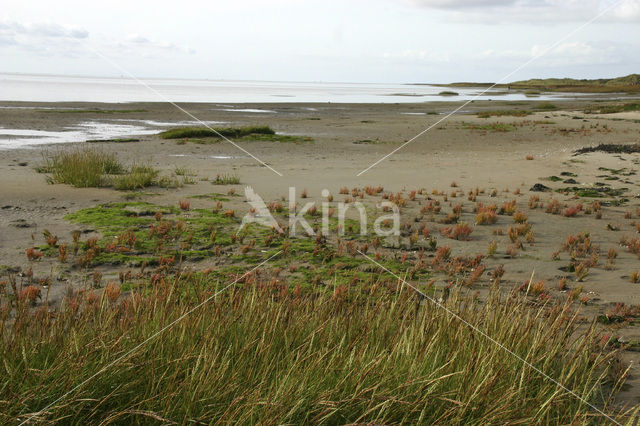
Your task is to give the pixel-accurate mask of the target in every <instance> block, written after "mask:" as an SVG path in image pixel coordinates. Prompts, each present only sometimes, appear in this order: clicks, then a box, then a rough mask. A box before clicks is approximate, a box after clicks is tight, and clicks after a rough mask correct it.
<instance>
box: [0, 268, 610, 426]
mask: <svg viewBox="0 0 640 426" xmlns="http://www.w3.org/2000/svg"><path fill="white" fill-rule="evenodd" d="M227 282H228V281H226V280H225V281H219V280H218V279H212V278H211V277H209V276H208V275H206V274H203V273H196V274H193V273H188V274H182V273H179V274H175V275H167V274H166V273H162V272H160V273H159V274H157V275H155V277H154V279H153V283H152V282H150V281H146V282H140V281H138V282H136V283H133V284H128V285H126V286H125V285H122V286H119V285H117V284H110V285H109V286H107V288H106V289H105V290H104V292H102V293H101V294H97V293H93V292H92V291H89V292H76V293H73V294H70V295H68V296H67V298H66V299H65V301H64V303H63V304H62V306H61V308H60V309H58V310H57V312H56V315H55V319H54V317H53V316H51V315H48V314H45V312H47V309H46V308H42V309H40V310H38V311H35V312H34V311H32V310H30V309H29V307H28V304H29V300H28V298H27V297H26V296H24V297H20V296H16V297H15V298H14V299H5V300H13V301H12V302H6V301H5V302H4V303H7V304H10V305H7V306H3V309H2V310H0V312H2V317H1V318H0V320H1V321H2V328H1V330H2V331H0V333H2V339H0V350H2V353H3V360H4V362H3V386H2V387H0V420H1V421H2V422H3V423H16V422H20V421H22V420H27V419H29V420H33V421H40V422H46V423H53V422H65V423H70V424H91V423H97V422H105V421H106V422H118V423H127V424H131V423H148V422H160V423H173V422H175V423H189V422H197V423H207V424H209V423H234V424H237V423H241V424H247V423H255V422H259V421H261V420H265V419H269V421H270V422H273V423H277V424H304V423H314V424H345V423H361V424H363V423H369V424H373V423H376V424H399V423H423V424H433V423H440V424H443V423H446V424H477V423H483V424H505V423H511V422H514V421H515V420H518V421H519V422H520V423H523V424H525V423H526V424H569V423H571V424H583V423H584V424H589V423H600V422H603V421H605V419H604V417H602V415H600V414H599V413H597V412H595V411H594V410H593V409H592V408H591V407H590V406H589V405H587V404H585V403H584V402H581V400H579V399H578V398H576V397H575V395H572V394H570V393H569V391H571V392H574V393H575V394H577V395H580V397H581V398H582V399H583V400H585V401H588V402H589V403H590V404H594V405H596V406H598V407H600V408H601V409H603V410H604V411H605V412H607V413H608V414H609V415H612V416H615V415H616V413H615V412H614V411H613V410H612V409H611V408H610V407H608V406H607V401H608V397H609V394H610V392H611V390H612V389H615V388H616V386H617V385H618V384H619V383H618V382H617V379H616V376H615V374H613V372H612V367H611V365H612V364H613V360H614V356H615V352H607V351H605V350H603V349H602V344H601V340H600V339H599V338H598V336H597V335H596V333H595V332H594V330H593V328H588V329H587V330H586V331H584V332H580V333H577V332H576V329H577V316H576V315H575V314H574V313H572V312H571V311H570V310H569V309H568V307H567V306H566V305H553V306H552V305H546V304H543V305H540V306H538V307H533V308H532V307H531V306H530V305H529V303H528V302H527V299H526V298H525V296H522V295H519V294H515V293H514V294H511V295H508V296H501V295H500V293H499V292H498V291H497V289H496V288H494V289H493V290H492V291H491V292H490V294H489V296H488V297H487V299H486V301H485V302H483V303H478V302H477V300H476V299H475V297H474V296H473V293H472V292H468V293H466V292H465V290H464V289H460V290H454V291H452V292H451V293H450V294H449V295H448V297H446V300H445V301H444V302H443V303H444V306H445V307H446V309H447V310H445V309H443V308H438V307H436V306H435V305H434V304H432V303H430V302H428V301H426V300H424V301H423V303H420V299H419V298H417V297H416V294H415V293H414V292H413V291H412V290H410V289H408V288H406V287H404V286H402V285H401V284H400V283H397V282H396V283H393V282H389V281H385V280H384V279H382V278H379V279H378V280H377V281H372V282H370V284H369V285H368V286H366V287H363V288H360V289H355V288H352V289H347V290H345V289H344V288H342V287H340V288H337V289H334V288H332V287H328V288H325V289H324V290H322V289H320V290H314V291H312V292H309V291H302V292H300V291H299V290H287V288H286V287H283V286H281V285H278V283H277V282H272V281H270V280H267V279H262V278H260V275H258V274H250V275H249V276H248V277H245V278H244V279H241V282H240V283H239V284H238V286H237V287H232V288H230V289H228V290H227V291H225V292H223V293H222V294H219V295H218V296H216V297H215V298H212V296H211V295H213V294H214V292H215V291H216V290H219V289H221V288H223V286H224V285H226V284H227ZM125 288H126V289H129V291H130V292H131V293H130V294H129V295H127V296H126V297H125V296H120V295H121V292H122V291H123V289H125ZM443 295H444V294H443ZM436 296H437V297H440V296H441V295H436ZM205 301H207V303H205ZM5 308H6V309H5ZM8 312H13V315H14V318H13V319H12V320H10V318H9V316H8ZM453 313H455V315H456V316H459V317H460V318H462V319H463V320H464V321H461V320H460V319H459V318H457V317H456V316H454V315H453ZM472 327H477V329H479V330H482V332H483V333H487V334H489V335H490V336H491V337H492V338H493V339H495V340H496V341H497V342H499V343H500V345H503V347H501V346H500V345H498V344H496V343H493V342H491V341H489V340H487V338H485V337H483V336H482V335H481V334H479V333H478V332H477V331H474V329H473V328H472ZM570 336H572V337H570ZM505 349H506V350H505ZM507 350H508V351H511V352H512V353H513V354H510V353H508V352H507ZM120 358H122V359H121V360H120V361H119V362H117V363H115V364H114V365H112V366H110V365H109V364H110V363H111V362H112V361H115V360H118V359H120ZM522 360H526V362H527V364H531V365H533V366H534V367H531V366H529V365H525V364H524V363H523V362H522ZM537 370H540V371H544V374H546V375H548V376H549V377H553V379H554V380H549V379H548V378H546V377H544V376H543V375H542V374H540V373H539V372H538V371H537ZM87 379H90V381H89V382H88V383H87V384H86V385H82V386H81V384H82V382H83V381H84V380H87ZM556 380H557V382H556ZM557 383H562V384H563V386H566V387H567V389H569V391H567V390H566V389H564V388H562V387H560V386H558V385H557ZM76 386H78V389H75V387H76ZM69 391H70V393H69V394H66V393H67V392H69ZM58 398H61V399H60V400H58ZM49 405H52V406H51V407H50V408H48V409H47V410H46V411H44V412H40V411H41V410H42V409H44V408H45V407H48V406H49Z"/></svg>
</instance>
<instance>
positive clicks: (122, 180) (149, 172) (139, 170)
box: [111, 166, 158, 191]
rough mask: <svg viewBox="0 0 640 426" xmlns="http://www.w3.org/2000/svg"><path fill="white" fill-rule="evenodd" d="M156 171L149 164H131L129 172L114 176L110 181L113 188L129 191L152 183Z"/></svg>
mask: <svg viewBox="0 0 640 426" xmlns="http://www.w3.org/2000/svg"><path fill="white" fill-rule="evenodd" d="M157 176H158V171H157V170H155V169H154V168H153V167H151V166H133V167H132V168H131V170H130V171H129V173H127V174H125V175H121V176H117V177H114V178H113V179H112V181H111V183H112V185H113V187H114V188H115V189H118V190H121V191H131V190H134V189H142V188H146V187H148V186H152V185H154V184H155V183H156V182H155V179H156V177H157Z"/></svg>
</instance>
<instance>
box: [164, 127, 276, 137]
mask: <svg viewBox="0 0 640 426" xmlns="http://www.w3.org/2000/svg"><path fill="white" fill-rule="evenodd" d="M213 129H214V130H215V131H214V130H211V129H208V128H206V127H181V128H178V129H170V130H166V131H164V132H162V133H160V137H161V138H162V139H181V138H206V137H220V135H222V136H225V137H228V138H240V137H243V136H248V135H257V134H258V135H275V134H276V132H275V131H274V130H273V129H272V128H270V127H268V126H250V127H215V128H213Z"/></svg>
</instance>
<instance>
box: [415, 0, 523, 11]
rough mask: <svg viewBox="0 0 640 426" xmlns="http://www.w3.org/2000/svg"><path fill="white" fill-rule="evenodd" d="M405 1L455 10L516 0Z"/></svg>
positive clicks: (497, 4) (508, 3) (510, 3)
mask: <svg viewBox="0 0 640 426" xmlns="http://www.w3.org/2000/svg"><path fill="white" fill-rule="evenodd" d="M405 2H406V3H409V4H411V5H413V6H420V7H434V8H439V9H453V10H455V9H470V8H482V7H493V6H505V5H512V4H514V3H516V2H517V0H405Z"/></svg>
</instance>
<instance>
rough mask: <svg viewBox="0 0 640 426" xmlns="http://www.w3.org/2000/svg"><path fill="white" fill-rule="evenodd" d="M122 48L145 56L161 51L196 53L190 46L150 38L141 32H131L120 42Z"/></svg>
mask: <svg viewBox="0 0 640 426" xmlns="http://www.w3.org/2000/svg"><path fill="white" fill-rule="evenodd" d="M118 46H119V47H120V48H121V49H124V50H126V51H129V52H131V53H133V52H141V53H142V54H144V55H145V56H154V55H155V54H156V53H158V52H161V51H166V52H169V51H173V52H177V53H186V54H189V55H191V54H194V53H195V52H196V51H195V49H192V48H191V47H189V46H182V45H178V44H175V43H169V42H166V41H157V40H153V39H150V38H148V37H146V36H143V35H141V34H130V35H128V36H127V37H126V38H125V40H124V41H122V42H120V43H118Z"/></svg>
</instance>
